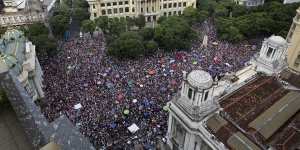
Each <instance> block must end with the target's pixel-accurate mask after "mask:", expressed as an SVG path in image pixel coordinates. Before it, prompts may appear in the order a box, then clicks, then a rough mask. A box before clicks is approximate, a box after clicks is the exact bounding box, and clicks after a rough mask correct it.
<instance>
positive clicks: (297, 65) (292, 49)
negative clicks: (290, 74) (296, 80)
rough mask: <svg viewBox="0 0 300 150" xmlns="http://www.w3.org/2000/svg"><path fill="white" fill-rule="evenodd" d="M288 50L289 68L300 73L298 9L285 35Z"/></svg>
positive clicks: (299, 18)
mask: <svg viewBox="0 0 300 150" xmlns="http://www.w3.org/2000/svg"><path fill="white" fill-rule="evenodd" d="M286 39H287V42H288V43H289V48H288V53H287V54H288V57H287V60H288V64H289V68H291V69H293V70H295V71H298V72H299V71H300V7H299V8H298V9H297V14H296V16H295V17H294V19H293V23H292V26H291V28H290V31H289V33H288V35H287V38H286Z"/></svg>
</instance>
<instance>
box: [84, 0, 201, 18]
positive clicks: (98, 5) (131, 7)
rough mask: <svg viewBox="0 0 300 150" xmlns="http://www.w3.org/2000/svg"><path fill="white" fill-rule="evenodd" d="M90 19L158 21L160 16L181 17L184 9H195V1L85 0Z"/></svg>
mask: <svg viewBox="0 0 300 150" xmlns="http://www.w3.org/2000/svg"><path fill="white" fill-rule="evenodd" d="M87 2H88V3H89V6H90V7H89V11H90V13H91V17H90V19H92V20H94V19H95V18H97V17H99V16H108V17H109V18H112V17H132V18H134V17H138V16H139V15H144V16H145V21H146V22H153V21H156V20H158V18H159V17H161V16H173V15H181V14H182V13H183V10H184V9H185V8H186V7H194V8H196V0H174V1H169V0H87Z"/></svg>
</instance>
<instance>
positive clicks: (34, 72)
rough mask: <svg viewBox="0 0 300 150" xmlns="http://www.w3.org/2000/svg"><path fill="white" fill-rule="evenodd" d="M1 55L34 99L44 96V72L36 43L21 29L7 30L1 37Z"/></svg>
mask: <svg viewBox="0 0 300 150" xmlns="http://www.w3.org/2000/svg"><path fill="white" fill-rule="evenodd" d="M0 56H1V57H0V59H1V61H4V62H5V63H6V64H7V66H8V67H9V69H10V70H12V72H13V73H14V74H15V75H16V76H17V79H18V81H19V82H20V83H21V84H22V86H23V87H24V88H25V89H26V91H27V93H28V95H30V96H31V97H32V99H33V100H37V99H38V98H43V97H44V92H43V90H42V87H43V85H42V81H43V78H42V75H43V72H42V69H41V66H40V64H39V61H38V59H37V57H36V50H35V45H33V44H32V43H31V42H30V41H28V40H27V39H26V38H25V36H24V34H23V33H22V32H21V31H18V30H11V29H9V30H7V32H6V33H5V34H4V35H3V37H2V38H1V39H0Z"/></svg>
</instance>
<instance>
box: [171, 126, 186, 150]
mask: <svg viewBox="0 0 300 150" xmlns="http://www.w3.org/2000/svg"><path fill="white" fill-rule="evenodd" d="M173 125H174V128H173V138H174V141H175V142H176V143H177V144H178V145H179V146H183V144H184V141H185V135H186V130H185V129H184V128H183V127H182V126H181V125H180V124H179V123H178V122H177V121H176V120H174V124H173Z"/></svg>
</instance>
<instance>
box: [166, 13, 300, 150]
mask: <svg viewBox="0 0 300 150" xmlns="http://www.w3.org/2000/svg"><path fill="white" fill-rule="evenodd" d="M298 15H299V9H298ZM298 21H299V20H297V16H296V17H295V19H294V24H293V25H294V26H295V27H292V29H291V32H290V34H289V36H288V41H289V45H290V47H289V52H288V53H289V55H290V54H292V55H296V54H297V55H296V56H294V57H293V58H297V57H298V54H299V46H298V45H297V44H299V38H296V37H297V34H298V33H297V32H298V30H299V29H298V28H297V27H298V26H297V23H298ZM293 28H295V29H293ZM292 32H294V34H293V35H292V36H291V33H292ZM295 36H296V37H295ZM294 42H295V43H294ZM287 43H288V42H287V41H286V40H284V39H283V38H282V37H279V36H274V35H273V36H271V37H270V38H268V39H265V40H264V41H263V45H262V48H261V50H260V52H259V53H258V54H256V55H255V56H254V57H253V58H252V59H251V60H250V61H249V63H248V64H247V66H245V67H244V68H243V69H241V70H239V71H237V72H235V73H231V74H226V75H225V76H224V77H223V78H221V80H215V81H214V80H213V79H212V77H211V76H210V75H209V74H208V73H207V72H204V71H201V70H195V71H192V72H190V73H189V74H188V75H186V73H184V74H183V82H182V86H181V91H180V93H179V94H178V95H176V96H175V97H174V98H173V99H172V100H171V101H170V102H169V103H168V104H167V106H168V107H169V124H168V132H167V143H168V145H169V146H170V147H171V149H174V150H177V149H180V150H212V149H213V150H226V149H232V150H237V149H238V150H265V149H268V150H286V149H299V148H300V140H299V139H300V122H299V120H300V75H299V73H300V72H299V69H298V68H296V69H294V68H295V67H294V65H295V62H294V61H293V62H292V63H290V62H291V61H289V62H288V63H289V65H288V63H287V62H286V61H287V59H286V56H287V48H288V44H287ZM291 65H292V67H290V68H289V66H291Z"/></svg>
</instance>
